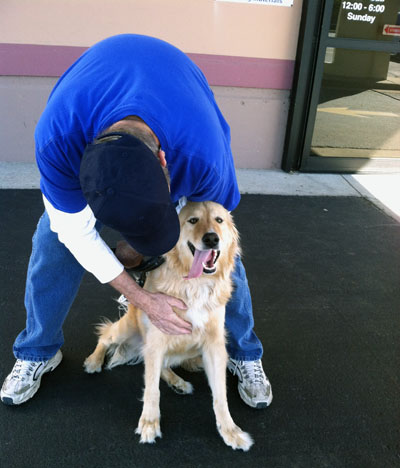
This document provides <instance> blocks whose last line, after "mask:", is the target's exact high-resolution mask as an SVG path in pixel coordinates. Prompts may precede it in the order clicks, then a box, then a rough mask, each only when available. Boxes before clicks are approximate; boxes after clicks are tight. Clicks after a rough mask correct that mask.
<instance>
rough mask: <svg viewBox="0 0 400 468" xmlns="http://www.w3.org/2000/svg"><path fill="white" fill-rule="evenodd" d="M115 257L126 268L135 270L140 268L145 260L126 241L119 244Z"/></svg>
mask: <svg viewBox="0 0 400 468" xmlns="http://www.w3.org/2000/svg"><path fill="white" fill-rule="evenodd" d="M115 256H116V257H117V258H118V260H119V261H120V262H121V263H122V265H124V267H125V268H134V267H136V266H138V265H139V264H140V262H141V261H142V259H143V256H142V255H141V254H140V253H138V252H136V250H135V249H133V248H132V247H131V246H130V245H129V244H128V242H126V241H118V242H117V247H116V249H115Z"/></svg>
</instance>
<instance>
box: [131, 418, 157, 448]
mask: <svg viewBox="0 0 400 468" xmlns="http://www.w3.org/2000/svg"><path fill="white" fill-rule="evenodd" d="M135 432H136V434H139V435H140V443H141V444H154V442H155V441H156V437H160V438H161V437H162V435H161V430H160V419H158V418H157V419H154V420H152V421H149V420H147V419H145V418H143V417H141V418H140V419H139V425H138V427H137V428H136V431H135Z"/></svg>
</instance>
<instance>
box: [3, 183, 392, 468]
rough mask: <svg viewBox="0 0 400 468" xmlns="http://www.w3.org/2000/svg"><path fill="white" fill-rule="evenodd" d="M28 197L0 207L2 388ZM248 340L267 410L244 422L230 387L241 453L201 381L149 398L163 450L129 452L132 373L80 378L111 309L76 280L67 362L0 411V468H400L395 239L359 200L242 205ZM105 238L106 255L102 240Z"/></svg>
mask: <svg viewBox="0 0 400 468" xmlns="http://www.w3.org/2000/svg"><path fill="white" fill-rule="evenodd" d="M41 212H42V204H41V197H40V193H39V192H38V191H35V190H1V191H0V214H1V216H0V246H1V249H0V284H1V292H0V307H1V309H0V314H1V315H0V316H1V325H0V351H1V356H2V359H1V361H0V380H1V381H2V380H3V379H4V378H5V377H6V375H7V374H8V372H9V371H10V370H11V368H12V366H13V363H14V357H13V355H12V352H11V348H12V343H13V341H14V338H15V336H16V334H17V333H18V332H19V331H20V330H21V329H22V328H23V327H24V322H25V313H24V309H23V294H24V287H25V285H24V282H25V274H26V267H27V262H28V257H29V254H30V247H31V237H32V234H33V231H34V229H35V226H36V223H37V220H38V218H39V215H40V214H41ZM234 214H235V219H236V223H237V225H238V227H239V230H240V232H241V237H242V246H243V252H244V263H245V265H246V268H247V274H248V279H249V282H250V286H251V290H252V295H253V301H254V315H255V320H256V331H257V334H258V335H259V337H260V338H261V340H262V341H263V344H264V348H265V349H264V358H263V362H264V368H265V370H266V372H267V375H268V376H269V378H270V380H271V383H272V388H273V393H274V400H273V402H272V405H271V406H270V407H269V408H267V409H264V410H258V411H257V410H253V409H251V408H249V407H247V406H246V405H245V404H244V403H242V401H241V400H240V398H239V396H238V394H237V391H236V381H235V379H234V378H233V377H232V376H229V377H228V397H229V405H230V409H231V413H232V416H233V418H234V420H235V422H236V423H237V424H238V425H240V426H241V427H242V428H243V429H244V430H246V431H248V432H250V433H251V434H252V436H253V437H254V440H255V445H254V446H253V447H252V448H251V449H250V451H249V452H247V453H243V452H238V451H233V450H231V449H230V448H229V447H227V446H225V445H224V443H223V441H222V439H221V438H220V436H219V435H218V433H217V430H216V427H215V420H214V415H213V411H212V406H211V394H210V390H209V388H208V385H207V382H206V378H205V376H204V374H189V373H187V372H183V371H181V370H179V373H181V375H182V376H184V377H185V378H186V379H188V380H190V381H191V382H192V383H193V385H194V387H195V392H194V394H193V395H190V396H180V395H177V394H175V393H173V392H172V391H171V390H170V389H169V388H167V386H166V385H165V384H164V383H161V415H162V418H161V425H162V432H163V438H162V439H158V440H157V443H156V444H153V445H141V444H139V443H138V436H137V435H135V433H134V429H135V427H136V424H137V421H138V418H139V416H140V413H141V402H140V398H141V395H142V387H143V377H142V374H143V367H142V366H141V365H139V366H130V367H129V366H125V367H121V368H117V369H115V370H113V371H105V372H103V373H101V374H97V375H88V374H85V373H84V372H83V369H82V363H83V360H84V359H85V357H86V356H87V355H88V354H90V352H91V351H92V349H93V347H94V345H95V341H96V338H95V336H94V334H93V324H94V323H96V322H97V321H98V319H99V317H100V316H107V317H110V318H116V317H117V316H118V311H117V307H116V304H115V302H114V298H115V297H116V296H117V294H116V293H115V292H114V291H113V290H112V289H111V288H110V287H109V286H102V285H100V284H99V283H98V282H97V280H95V279H94V278H93V277H92V276H90V275H86V276H85V278H84V281H83V283H82V287H81V289H80V292H79V295H78V297H77V299H76V301H75V303H74V305H73V307H72V310H71V313H70V315H69V316H68V319H67V321H66V323H65V328H64V331H65V345H64V347H63V353H64V360H63V362H62V363H61V364H60V366H59V367H58V368H57V369H56V370H55V371H54V372H53V373H51V374H48V375H46V376H45V377H44V378H43V381H42V386H41V388H40V390H39V392H38V394H37V395H36V396H35V397H34V398H33V399H32V400H31V401H29V402H27V403H26V404H24V405H22V406H19V407H9V406H5V405H0V460H1V462H0V463H1V466H4V467H7V468H8V467H10V468H25V467H31V468H36V467H38V468H39V467H41V468H47V467H48V468H64V467H65V468H66V467H68V468H79V467H85V468H92V467H93V468H94V467H105V468H114V467H118V468H125V467H129V468H132V467H152V468H157V467H167V466H168V467H169V466H177V467H210V466H212V467H214V466H215V467H218V468H220V467H242V466H243V467H250V466H252V467H269V468H273V467H282V468H292V467H304V468H310V467H315V468H321V467H335V468H338V467H346V468H348V467H357V468H358V467H360V468H368V467H371V468H372V467H374V468H384V467H399V466H400V447H399V443H400V432H399V430H400V398H399V391H400V348H399V342H400V341H399V339H400V336H399V335H400V318H399V312H400V290H399V285H400V225H399V224H398V223H396V222H395V221H393V220H392V219H391V218H389V217H388V216H386V215H385V214H383V213H382V212H380V211H379V210H378V209H377V208H375V207H374V206H372V205H371V204H370V203H369V202H367V201H365V200H364V199H360V198H323V197H315V198H314V197H274V196H250V195H248V196H244V197H243V199H242V202H241V204H240V207H239V208H238V209H237V210H236V211H235V213H234ZM104 236H105V237H106V238H107V240H108V241H109V242H110V243H113V242H114V241H115V237H114V235H113V234H112V233H111V232H106V233H105V234H104Z"/></svg>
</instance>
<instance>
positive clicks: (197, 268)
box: [185, 249, 212, 279]
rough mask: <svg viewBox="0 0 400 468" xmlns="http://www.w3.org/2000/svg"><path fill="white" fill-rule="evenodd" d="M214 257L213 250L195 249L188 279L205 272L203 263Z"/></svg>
mask: <svg viewBox="0 0 400 468" xmlns="http://www.w3.org/2000/svg"><path fill="white" fill-rule="evenodd" d="M211 258H212V250H197V249H196V250H195V252H194V259H193V263H192V267H191V268H190V271H189V274H188V275H187V276H185V278H186V279H191V278H198V277H199V276H200V275H201V274H202V273H203V263H206V262H208V260H211Z"/></svg>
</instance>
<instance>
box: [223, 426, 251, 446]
mask: <svg viewBox="0 0 400 468" xmlns="http://www.w3.org/2000/svg"><path fill="white" fill-rule="evenodd" d="M218 431H219V433H220V434H221V437H222V438H223V439H224V442H225V443H226V445H229V447H232V448H233V450H236V449H240V450H244V451H245V452H247V450H249V448H250V447H251V446H252V445H253V443H254V442H253V439H252V438H251V435H250V434H248V433H247V432H244V431H242V430H241V429H240V427H238V426H236V425H235V426H233V427H229V428H224V429H222V428H221V427H218Z"/></svg>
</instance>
